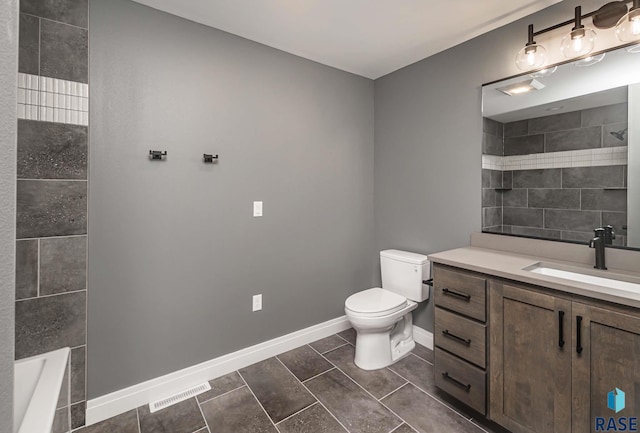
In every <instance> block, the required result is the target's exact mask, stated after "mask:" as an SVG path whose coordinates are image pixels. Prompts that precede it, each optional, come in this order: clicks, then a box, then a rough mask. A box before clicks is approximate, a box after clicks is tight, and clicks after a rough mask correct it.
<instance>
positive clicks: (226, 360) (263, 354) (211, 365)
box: [86, 316, 351, 426]
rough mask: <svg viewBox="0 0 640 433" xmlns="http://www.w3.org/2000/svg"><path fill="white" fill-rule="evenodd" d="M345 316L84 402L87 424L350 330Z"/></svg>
mask: <svg viewBox="0 0 640 433" xmlns="http://www.w3.org/2000/svg"><path fill="white" fill-rule="evenodd" d="M350 327H351V324H350V323H349V320H348V319H347V317H346V316H341V317H338V318H335V319H332V320H328V321H326V322H323V323H319V324H317V325H313V326H310V327H308V328H305V329H302V330H299V331H296V332H292V333H290V334H287V335H283V336H282V337H278V338H274V339H272V340H269V341H265V342H263V343H259V344H256V345H254V346H250V347H247V348H245V349H241V350H238V351H236V352H232V353H229V354H227V355H223V356H220V357H218V358H214V359H211V360H209V361H205V362H203V363H201V364H197V365H194V366H192V367H187V368H185V369H182V370H178V371H175V372H173V373H169V374H166V375H164V376H160V377H157V378H155V379H151V380H148V381H145V382H142V383H139V384H136V385H133V386H130V387H127V388H124V389H120V390H118V391H114V392H112V393H109V394H106V395H103V396H100V397H97V398H93V399H91V400H88V401H87V412H86V425H87V426H90V425H92V424H95V423H98V422H100V421H103V420H106V419H109V418H111V417H114V416H116V415H119V414H121V413H125V412H127V411H129V410H132V409H135V408H137V407H139V406H142V405H145V404H147V403H149V402H150V401H153V400H157V399H161V398H164V397H166V396H168V395H171V394H174V393H176V392H179V391H182V390H184V389H186V388H189V387H191V386H195V385H197V384H200V383H202V382H207V381H209V380H212V379H215V378H217V377H220V376H224V375H225V374H228V373H231V372H233V371H235V370H239V369H241V368H244V367H246V366H249V365H251V364H255V363H256V362H260V361H264V360H265V359H267V358H271V357H272V356H275V355H279V354H281V353H283V352H286V351H288V350H291V349H295V348H296V347H299V346H302V345H304V344H308V343H312V342H314V341H316V340H319V339H321V338H325V337H328V336H330V335H333V334H336V333H338V332H341V331H344V330H346V329H349V328H350Z"/></svg>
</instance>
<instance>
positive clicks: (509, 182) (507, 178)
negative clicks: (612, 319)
mask: <svg viewBox="0 0 640 433" xmlns="http://www.w3.org/2000/svg"><path fill="white" fill-rule="evenodd" d="M502 187H503V188H513V171H503V172H502Z"/></svg>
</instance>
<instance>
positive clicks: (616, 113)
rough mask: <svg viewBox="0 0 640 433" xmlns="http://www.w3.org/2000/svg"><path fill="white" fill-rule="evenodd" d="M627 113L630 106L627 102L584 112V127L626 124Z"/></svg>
mask: <svg viewBox="0 0 640 433" xmlns="http://www.w3.org/2000/svg"><path fill="white" fill-rule="evenodd" d="M627 112H628V105H627V103H626V102H622V103H620V104H613V105H606V106H604V107H596V108H591V109H589V110H583V111H582V126H583V127H586V126H598V125H606V124H607V123H618V122H626V121H627V117H628V114H627Z"/></svg>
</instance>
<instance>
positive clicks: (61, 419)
mask: <svg viewBox="0 0 640 433" xmlns="http://www.w3.org/2000/svg"><path fill="white" fill-rule="evenodd" d="M70 430H71V424H70V420H69V408H68V407H65V408H62V409H58V410H56V414H55V416H54V418H53V427H52V428H51V433H68V432H69V431H70Z"/></svg>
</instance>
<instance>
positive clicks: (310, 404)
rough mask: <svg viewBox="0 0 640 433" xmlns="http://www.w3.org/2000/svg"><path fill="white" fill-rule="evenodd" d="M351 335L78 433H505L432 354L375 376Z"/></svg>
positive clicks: (421, 350)
mask: <svg viewBox="0 0 640 433" xmlns="http://www.w3.org/2000/svg"><path fill="white" fill-rule="evenodd" d="M355 338H356V335H355V331H354V330H353V329H349V330H347V331H344V332H341V333H339V334H336V335H332V336H330V337H327V338H324V339H322V340H318V341H315V342H313V343H311V344H309V345H305V346H302V347H299V348H297V349H294V350H291V351H289V352H286V353H283V354H281V355H278V356H276V357H273V358H269V359H267V360H265V361H262V362H259V363H257V364H253V365H250V366H249V367H246V368H243V369H240V370H239V371H235V372H233V373H230V374H227V375H226V376H223V377H220V378H217V379H214V380H212V381H211V382H210V383H211V391H208V392H206V393H204V394H200V395H198V396H197V397H195V398H192V399H190V400H187V401H184V402H182V403H179V404H176V405H174V406H171V407H168V408H166V409H163V410H161V411H158V412H156V413H153V414H151V413H150V412H149V408H148V406H142V407H139V408H137V409H134V410H131V411H129V412H127V413H124V414H122V415H119V416H117V417H114V418H111V419H109V420H106V421H103V422H101V423H99V424H96V425H93V426H90V427H84V428H82V429H79V430H75V432H74V433H114V432H117V433H241V432H249V433H391V432H393V433H416V432H420V433H458V432H459V433H482V432H489V433H503V432H505V430H503V429H500V428H499V427H498V426H496V425H495V424H492V423H490V422H489V421H487V420H485V419H483V418H482V417H477V416H476V415H477V414H474V413H473V411H472V410H471V409H468V408H466V407H464V406H462V405H460V404H459V403H457V402H455V400H453V399H450V398H448V397H447V396H446V395H444V394H443V393H441V392H440V391H439V390H437V389H436V388H435V386H434V384H433V365H432V363H433V352H432V351H431V350H429V349H426V348H425V347H423V346H420V345H416V349H415V350H414V351H413V353H412V354H411V355H409V356H408V357H406V358H404V359H402V360H401V361H399V362H397V363H396V364H394V365H392V366H390V367H389V368H384V369H381V370H376V371H364V370H360V369H359V368H357V367H356V366H355V365H354V363H353V356H354V351H355V349H354V344H355Z"/></svg>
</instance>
